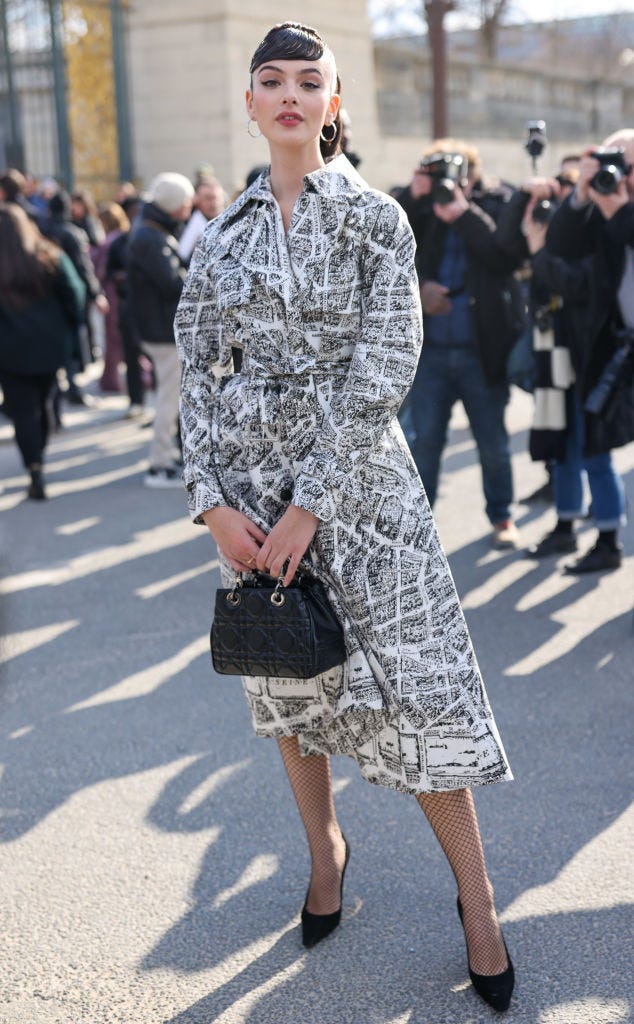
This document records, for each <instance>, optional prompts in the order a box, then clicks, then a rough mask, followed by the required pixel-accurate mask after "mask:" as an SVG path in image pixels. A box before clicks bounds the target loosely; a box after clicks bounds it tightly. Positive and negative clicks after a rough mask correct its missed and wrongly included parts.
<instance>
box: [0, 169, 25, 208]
mask: <svg viewBox="0 0 634 1024" xmlns="http://www.w3.org/2000/svg"><path fill="white" fill-rule="evenodd" d="M25 184H26V178H25V177H24V175H23V174H22V173H21V172H20V171H18V170H16V169H15V167H9V168H7V170H6V171H3V172H2V177H0V188H1V189H2V190H3V192H4V193H5V195H6V197H7V198H6V201H7V202H8V203H15V201H16V199H17V198H18V196H21V195H22V194H23V192H24V186H25Z"/></svg>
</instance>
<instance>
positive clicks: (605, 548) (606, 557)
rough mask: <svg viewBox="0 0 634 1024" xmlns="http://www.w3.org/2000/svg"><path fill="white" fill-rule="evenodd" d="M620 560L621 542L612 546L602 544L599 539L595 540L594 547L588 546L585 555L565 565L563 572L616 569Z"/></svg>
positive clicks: (571, 573) (574, 573) (576, 572)
mask: <svg viewBox="0 0 634 1024" xmlns="http://www.w3.org/2000/svg"><path fill="white" fill-rule="evenodd" d="M622 561H623V545H622V544H617V545H616V547H614V548H613V547H612V546H611V545H609V544H602V543H601V541H597V543H596V544H595V545H594V547H593V548H590V550H589V551H588V553H587V555H584V556H583V558H579V559H578V560H577V561H576V562H572V563H571V564H570V565H567V566H566V567H565V569H564V572H567V573H568V574H569V575H571V576H576V575H577V574H578V573H583V572H602V571H605V570H609V569H618V568H619V567H620V565H621V562H622Z"/></svg>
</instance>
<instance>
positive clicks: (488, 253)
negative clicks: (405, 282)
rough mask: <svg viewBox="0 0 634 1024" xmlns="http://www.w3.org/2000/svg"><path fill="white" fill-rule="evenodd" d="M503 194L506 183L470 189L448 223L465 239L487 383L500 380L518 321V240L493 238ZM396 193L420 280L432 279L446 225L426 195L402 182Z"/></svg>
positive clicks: (519, 326)
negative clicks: (508, 245) (509, 244)
mask: <svg viewBox="0 0 634 1024" xmlns="http://www.w3.org/2000/svg"><path fill="white" fill-rule="evenodd" d="M509 195H510V193H509V191H508V190H507V189H495V190H492V189H489V190H484V189H474V191H473V192H472V195H471V201H470V203H469V209H468V210H467V211H466V212H465V213H464V214H463V215H462V216H461V217H459V218H458V220H456V221H454V223H453V224H452V227H453V228H454V229H455V230H456V232H457V233H458V235H459V236H460V237H461V238H462V240H463V241H464V243H465V248H466V252H467V281H466V287H467V290H468V292H469V296H470V302H471V306H472V308H473V313H474V318H475V335H476V344H477V346H478V353H479V355H480V360H481V362H482V369H483V371H484V375H485V377H486V379H487V381H488V383H489V384H492V385H494V384H500V383H502V382H504V381H506V362H507V359H508V355H509V352H510V351H511V348H512V347H513V345H514V343H515V341H516V340H517V339H518V337H519V336H520V334H521V332H522V329H523V327H524V302H523V298H522V295H521V292H520V287H519V284H518V282H517V281H516V280H515V278H514V277H513V273H512V272H513V271H514V270H515V269H516V268H517V267H518V266H519V265H520V263H521V262H522V251H521V245H520V244H519V243H518V245H517V246H516V247H515V248H514V249H513V250H512V251H511V252H509V251H507V250H506V249H504V248H502V247H501V246H500V245H499V244H498V240H497V229H496V220H497V219H498V218H499V216H500V215H501V213H502V211H503V209H504V206H505V204H506V202H507V200H508V197H509ZM396 198H397V199H398V201H399V203H400V204H401V206H402V207H403V209H404V210H405V212H406V213H407V216H408V218H409V222H410V224H411V227H412V231H413V232H414V237H415V238H416V246H417V251H416V269H417V271H418V277H419V280H420V283H421V284H423V283H424V282H425V281H433V280H436V279H437V274H438V268H439V266H440V261H441V259H442V254H443V249H444V243H445V235H446V233H447V225H446V224H445V223H444V222H443V221H441V220H440V219H439V218H438V217H436V215H435V213H434V211H433V206H432V203H431V202H430V200H429V199H428V197H422V198H420V199H413V198H412V196H411V193H410V191H409V188H405V189H403V191H402V192H401V194H400V195H397V197H396Z"/></svg>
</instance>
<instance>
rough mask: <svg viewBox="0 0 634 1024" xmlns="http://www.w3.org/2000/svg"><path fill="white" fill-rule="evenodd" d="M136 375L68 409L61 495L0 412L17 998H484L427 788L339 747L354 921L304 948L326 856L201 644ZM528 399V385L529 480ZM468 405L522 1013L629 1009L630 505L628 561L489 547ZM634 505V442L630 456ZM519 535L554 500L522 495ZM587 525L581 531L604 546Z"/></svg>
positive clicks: (518, 462) (503, 849) (359, 1015)
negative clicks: (30, 461) (302, 931)
mask: <svg viewBox="0 0 634 1024" xmlns="http://www.w3.org/2000/svg"><path fill="white" fill-rule="evenodd" d="M125 405H126V402H125V400H124V399H123V398H119V397H116V398H114V397H112V398H111V397H109V398H105V399H103V400H102V401H101V402H100V405H99V407H95V408H90V409H82V408H79V409H75V410H72V411H71V412H68V413H67V414H66V415H65V421H66V426H65V429H64V430H63V431H62V432H61V433H60V434H59V435H57V436H56V437H55V438H54V439H53V441H52V444H51V447H50V451H49V457H48V461H47V470H46V476H47V481H48V491H49V494H50V496H51V497H50V500H49V501H47V502H43V503H36V502H24V501H23V493H24V490H25V488H26V477H25V475H24V474H23V473H22V471H21V467H20V463H19V459H18V456H17V453H16V450H15V448H14V446H13V443H12V442H11V440H10V427H9V426H8V425H7V424H5V423H4V421H2V422H1V423H0V486H1V488H2V489H1V490H0V513H2V515H0V560H1V564H0V569H1V571H2V577H3V580H2V585H1V588H0V591H1V593H2V606H1V620H0V621H1V623H2V632H3V635H4V644H3V647H2V652H1V655H0V672H1V673H2V675H1V676H0V714H1V716H2V739H1V741H0V742H1V748H2V749H1V751H0V761H1V763H2V765H3V773H2V778H1V780H0V809H1V818H0V829H1V837H0V838H1V841H0V874H1V877H2V878H3V880H4V899H3V921H2V930H1V933H0V936H1V937H0V962H1V963H2V989H3V993H2V998H1V999H0V1024H119V1022H121V1024H124V1022H125V1024H158V1022H161V1024H479V1022H490V1021H491V1020H492V1019H493V1016H494V1015H493V1013H492V1011H490V1010H488V1009H487V1007H486V1006H484V1004H482V1003H480V1002H479V1000H478V999H477V997H476V996H475V994H474V993H473V991H472V989H471V986H470V983H469V979H468V975H467V970H466V961H465V952H464V942H463V938H462V932H461V930H460V925H459V922H458V918H457V915H456V912H455V896H454V884H453V879H452V877H451V876H450V872H449V870H448V868H447V866H446V863H445V861H444V858H443V857H442V855H441V853H440V851H439V849H438V848H437V846H436V841H435V839H434V837H433V835H432V833H431V831H430V829H429V827H428V826H427V823H426V822H425V820H424V818H423V816H422V815H421V813H420V810H419V809H418V807H417V806H416V804H415V802H414V801H413V800H410V799H408V798H406V797H403V796H401V795H397V794H393V793H390V792H388V791H385V790H380V789H378V788H377V787H373V786H370V785H368V784H367V783H364V782H362V781H361V779H360V777H359V774H358V772H357V771H356V769H355V766H354V764H353V763H351V762H349V761H347V760H346V759H341V758H337V759H334V765H333V771H334V777H335V788H336V800H337V805H338V813H339V815H340V819H341V822H342V824H343V825H344V828H345V831H346V835H347V837H348V839H349V841H350V844H351V849H352V855H351V861H350V867H349V870H348V873H347V875H346V888H345V892H344V919H343V922H342V926H341V928H340V929H339V930H338V931H337V932H336V933H335V934H334V935H333V936H332V938H330V939H329V940H327V941H326V942H324V943H323V944H322V945H320V946H319V947H318V948H317V949H315V950H311V951H304V950H303V948H302V946H301V944H300V939H299V923H298V917H299V909H300V907H301V903H302V901H303V898H304V894H305V888H306V884H307V880H308V876H309V871H310V867H309V863H308V856H307V853H306V850H305V846H304V842H303V835H302V828H301V824H300V822H299V819H298V816H297V812H296V810H295V808H294V804H293V800H292V796H291V794H290V791H289V788H288V784H287V782H286V779H285V777H284V775H283V770H282V767H281V763H280V759H279V755H278V753H277V750H276V746H275V744H274V743H270V742H265V741H263V740H257V739H255V738H254V737H253V735H252V733H251V729H250V723H249V719H248V714H247V710H246V706H245V704H244V701H243V698H242V693H241V687H240V683H239V681H238V680H234V679H231V678H227V677H222V678H221V677H217V676H214V674H213V672H212V669H211V664H210V658H209V650H208V630H209V620H210V615H211V609H212V601H213V591H214V587H215V585H216V582H217V571H216V560H215V551H214V548H213V544H212V542H211V539H210V537H209V535H208V534H207V532H206V531H205V530H203V529H201V528H198V527H194V526H193V525H191V523H190V522H189V520H188V518H187V516H186V512H185V500H184V494H182V493H181V492H180V491H178V490H174V491H152V490H148V489H147V488H145V487H143V484H142V478H143V472H144V469H145V467H146V465H147V462H146V453H147V447H148V443H149V431H148V430H143V429H141V428H140V427H139V425H138V423H136V422H134V421H127V420H124V419H122V418H121V417H122V415H123V411H124V408H125ZM529 417H530V400H529V399H528V398H526V396H523V395H522V394H521V393H519V392H516V393H515V394H514V398H513V402H512V405H511V409H510V419H509V424H510V427H511V429H512V431H513V448H514V452H515V454H514V469H515V475H516V491H517V493H518V495H519V496H520V497H522V496H524V495H526V494H528V493H530V492H532V491H533V490H534V489H535V488H536V487H537V486H539V484H540V483H541V482H542V481H543V479H544V477H543V470H542V469H541V467H540V466H536V465H534V464H533V463H531V462H530V459H529V458H528V456H527V455H526V434H525V431H526V427H527V424H528V422H529ZM465 427H466V425H465V421H464V419H463V418H462V417H461V416H457V417H456V420H455V429H454V432H453V434H452V438H451V445H450V447H449V449H448V453H447V459H446V463H445V466H446V472H445V476H444V478H443V483H442V487H441V493H440V497H439V501H438V507H437V520H438V525H439V530H440V533H441V537H442V539H443V543H444V544H445V547H446V549H447V552H448V554H449V557H450V563H451V566H452V570H453V572H454V575H455V578H456V582H457V585H458V588H459V591H460V593H461V595H462V597H463V600H464V607H465V612H466V615H467V618H468V622H469V626H470V628H471V630H472V634H473V638H474V643H475V645H476V650H477V652H478V656H479V659H480V662H481V666H482V670H483V674H484V676H485V679H486V680H487V688H488V691H489V695H490V698H491V702H492V704H493V707H494V709H495V713H496V718H497V721H498V725H499V727H500V731H501V734H502V737H503V739H504V741H505V745H506V747H507V752H508V755H509V758H510V761H511V764H512V767H513V770H514V773H515V776H516V781H515V782H514V783H512V784H510V785H500V786H495V787H491V788H489V789H487V790H485V791H482V792H479V793H478V794H477V802H478V808H479V814H480V818H481V824H482V830H483V834H484V836H485V844H486V849H487V856H488V860H489V868H490V873H491V877H492V879H493V880H494V883H495V887H496V900H497V905H498V909H499V910H500V912H501V914H502V920H503V922H504V929H505V936H506V940H507V943H508V946H509V949H510V951H511V953H512V956H513V959H514V961H515V964H516V969H517V975H518V984H517V990H516V996H515V998H514V1002H513V1005H512V1009H511V1011H510V1012H509V1014H508V1015H507V1019H508V1020H509V1021H513V1024H620V1022H627V1021H631V1020H633V1019H634V1011H633V1010H632V999H633V995H634V993H633V991H632V982H631V953H630V947H631V902H632V892H633V891H634V888H633V884H632V883H633V880H634V879H633V872H632V857H631V836H632V812H631V809H630V802H631V785H630V781H629V778H630V775H631V770H630V766H629V764H628V762H629V760H630V751H631V745H632V744H631V726H630V724H629V715H628V712H629V711H630V709H631V703H632V698H631V693H632V665H633V664H634V632H633V628H632V627H633V610H632V608H633V597H634V588H633V585H632V584H633V574H632V568H633V565H634V527H633V526H632V525H631V524H630V525H629V526H628V527H627V529H626V530H625V531H624V535H623V540H624V543H625V547H626V550H627V552H628V553H629V554H628V558H627V560H626V565H624V567H623V568H622V569H620V570H619V571H618V572H615V573H611V574H606V575H600V576H591V577H590V576H589V577H580V578H575V577H568V576H564V575H563V574H562V573H561V565H562V564H563V562H565V560H566V559H565V558H564V559H561V560H560V561H559V562H555V561H548V562H543V563H542V562H540V563H538V562H534V561H531V560H529V559H526V558H524V557H523V555H522V553H521V552H493V551H492V550H491V549H490V546H489V527H488V523H487V521H486V519H485V516H484V512H483V509H482V506H483V499H482V496H481V486H480V481H479V470H478V467H477V464H476V462H475V455H474V446H473V443H472V442H471V439H470V437H469V435H468V432H467V430H466V429H465ZM617 464H618V466H619V469H620V471H621V472H622V473H623V475H624V479H625V484H626V488H627V491H628V495H629V502H630V507H632V505H633V503H634V446H630V448H629V449H627V450H625V451H620V452H619V453H618V454H617ZM517 511H518V525H519V527H520V529H521V532H522V538H523V540H524V541H525V543H526V545H529V544H530V543H533V542H534V541H536V540H538V539H539V537H540V536H541V535H542V534H543V532H545V530H547V529H548V528H549V527H550V525H551V523H552V513H551V512H550V511H549V510H548V509H546V508H545V507H544V506H541V505H535V506H528V505H526V504H522V503H521V502H520V503H519V505H518V510H517ZM591 537H592V531H591V530H590V528H589V527H587V528H584V530H583V534H582V538H581V543H580V547H581V550H585V548H586V546H589V545H590V541H591Z"/></svg>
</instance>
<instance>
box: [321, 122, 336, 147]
mask: <svg viewBox="0 0 634 1024" xmlns="http://www.w3.org/2000/svg"><path fill="white" fill-rule="evenodd" d="M324 128H332V135H331V136H330V138H329V139H328V138H326V136H325V135H324ZM324 128H322V129H321V131H320V133H319V138H320V139H321V141H322V142H334V141H335V139H336V138H337V125H336V124H335V122H334V121H329V122H328V124H325V125H324Z"/></svg>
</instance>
